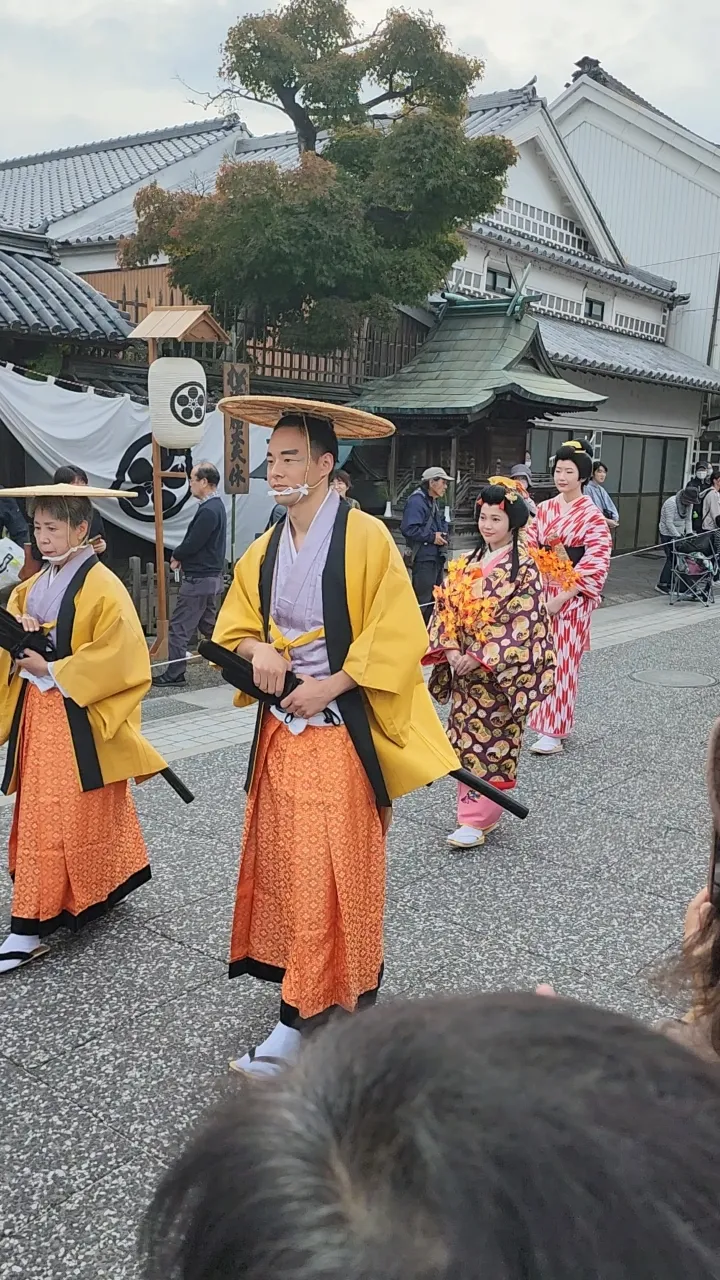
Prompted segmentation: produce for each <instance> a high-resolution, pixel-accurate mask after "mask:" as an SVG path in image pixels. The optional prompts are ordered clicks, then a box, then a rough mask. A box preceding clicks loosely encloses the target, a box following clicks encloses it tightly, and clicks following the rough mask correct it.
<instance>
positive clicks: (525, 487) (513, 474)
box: [510, 462, 537, 516]
mask: <svg viewBox="0 0 720 1280" xmlns="http://www.w3.org/2000/svg"><path fill="white" fill-rule="evenodd" d="M510 479H511V480H516V481H517V483H518V484H519V485H521V486H522V499H523V502H524V503H525V506H526V507H527V509H528V511H529V512H530V515H531V516H536V515H537V506H536V504H535V503H534V502H533V500H532V498H531V497H530V489H531V486H532V471H531V470H530V467H529V465H528V463H527V462H518V463H516V465H515V466H514V467H513V468H512V470H511V471H510Z"/></svg>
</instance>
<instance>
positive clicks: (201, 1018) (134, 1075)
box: [36, 943, 280, 1159]
mask: <svg viewBox="0 0 720 1280" xmlns="http://www.w3.org/2000/svg"><path fill="white" fill-rule="evenodd" d="M166 945H168V946H169V945H171V944H169V943H167V944H166ZM216 971H217V973H218V977H217V979H216V980H214V981H212V982H207V983H205V985H204V986H203V987H202V988H199V989H198V988H196V989H195V990H193V991H187V992H185V993H184V994H183V995H181V996H179V997H178V998H177V999H174V1000H172V1001H170V1002H168V1003H166V1004H164V1005H161V1006H156V1007H155V1008H152V1009H150V1010H148V1011H146V1012H145V1013H142V1014H141V1015H139V1016H138V1017H136V1018H134V1019H132V1020H131V1021H127V1022H125V1023H124V1024H123V1025H122V1026H118V1027H114V1028H111V1029H108V1030H107V1031H106V1032H105V1034H103V1035H102V1036H101V1037H99V1038H97V1039H95V1040H92V1041H90V1042H89V1043H87V1044H85V1045H82V1046H81V1047H80V1048H78V1049H77V1050H75V1052H74V1053H73V1054H72V1055H71V1056H70V1057H67V1058H64V1059H62V1060H55V1061H50V1062H46V1063H45V1064H44V1065H43V1066H41V1067H39V1068H37V1069H36V1071H37V1074H38V1075H40V1076H41V1077H42V1079H43V1080H45V1081H46V1082H47V1083H48V1084H49V1085H50V1086H51V1087H54V1088H59V1089H60V1088H61V1089H62V1092H63V1096H64V1097H65V1098H66V1099H68V1101H70V1102H77V1103H82V1105H83V1106H84V1107H87V1108H88V1109H89V1110H91V1111H92V1112H93V1113H94V1114H95V1115H96V1116H99V1117H101V1118H102V1120H103V1121H104V1122H105V1123H106V1124H109V1125H112V1127H113V1128H114V1129H116V1130H118V1131H119V1132H120V1133H122V1134H123V1135H124V1136H125V1137H126V1138H127V1139H128V1140H130V1141H132V1142H133V1143H134V1144H135V1145H136V1146H137V1147H139V1148H143V1149H145V1150H146V1151H149V1152H150V1153H151V1154H152V1155H154V1156H155V1157H157V1158H159V1159H167V1158H169V1157H170V1156H172V1154H174V1152H175V1151H177V1150H178V1148H179V1147H180V1146H181V1145H182V1143H184V1142H185V1141H186V1140H187V1137H188V1135H189V1134H190V1132H191V1130H192V1129H193V1128H194V1126H195V1125H196V1123H197V1121H198V1120H199V1118H200V1117H201V1115H202V1114H203V1112H204V1111H205V1110H206V1109H207V1108H208V1107H209V1106H211V1105H212V1104H213V1103H214V1102H216V1101H218V1100H220V1099H221V1098H223V1097H226V1096H227V1095H228V1093H229V1092H230V1091H232V1090H233V1089H235V1088H238V1087H242V1077H240V1076H236V1075H234V1074H233V1073H232V1072H231V1071H229V1069H228V1062H229V1061H230V1059H231V1058H235V1057H238V1055H239V1054H241V1053H243V1052H244V1051H245V1050H246V1049H247V1048H249V1047H250V1046H252V1045H256V1044H259V1043H260V1042H261V1041H262V1040H263V1039H264V1038H265V1037H266V1036H267V1035H268V1034H269V1032H270V1030H271V1029H272V1027H273V1026H274V1024H275V1023H276V1022H277V1018H278V1007H279V1000H280V994H279V990H278V988H277V987H275V986H274V985H273V984H269V983H260V982H257V981H253V980H252V979H250V978H235V979H233V981H232V982H230V981H229V980H228V979H227V978H226V977H225V975H224V973H223V970H222V968H221V967H220V966H219V965H217V966H216Z"/></svg>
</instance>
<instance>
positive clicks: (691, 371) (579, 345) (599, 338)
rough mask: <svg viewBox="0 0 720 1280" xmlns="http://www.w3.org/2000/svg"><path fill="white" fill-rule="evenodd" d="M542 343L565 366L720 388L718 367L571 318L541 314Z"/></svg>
mask: <svg viewBox="0 0 720 1280" xmlns="http://www.w3.org/2000/svg"><path fill="white" fill-rule="evenodd" d="M540 331H541V333H542V336H543V341H544V343H545V346H546V348H547V350H548V352H549V353H550V355H551V356H552V357H553V359H554V360H555V361H556V363H557V364H559V365H561V366H562V367H563V368H564V369H585V370H588V371H591V372H593V373H609V374H614V375H615V376H616V377H626V378H633V379H636V380H638V381H640V382H662V383H665V384H668V385H671V386H676V387H684V388H686V389H690V390H694V391H716V392H720V370H718V369H711V368H710V366H709V365H706V364H701V363H700V361H699V360H693V359H691V357H690V356H686V355H683V353H682V352H681V351H675V350H673V348H672V347H666V346H663V344H662V343H659V342H647V341H645V339H644V338H631V337H628V336H626V335H625V334H621V333H610V332H608V330H606V329H600V328H596V327H595V326H593V325H583V324H577V323H573V321H572V320H555V319H551V318H550V317H548V316H542V317H541V318H540Z"/></svg>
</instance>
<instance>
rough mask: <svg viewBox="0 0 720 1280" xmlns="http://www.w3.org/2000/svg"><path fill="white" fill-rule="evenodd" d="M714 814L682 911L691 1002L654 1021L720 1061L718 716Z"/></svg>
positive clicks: (711, 749) (712, 751)
mask: <svg viewBox="0 0 720 1280" xmlns="http://www.w3.org/2000/svg"><path fill="white" fill-rule="evenodd" d="M705 779H706V782H707V789H708V798H709V800H710V808H711V811H712V816H713V836H712V839H713V846H712V856H711V872H710V876H709V877H708V879H709V881H710V883H709V884H708V885H706V886H705V888H703V889H701V890H700V893H698V894H697V896H696V897H694V898H693V900H692V902H691V903H690V905H689V906H688V909H687V911H686V913H685V936H684V941H683V954H682V962H681V966H680V967H681V972H683V973H684V975H685V976H687V977H688V978H689V979H690V983H691V992H692V994H691V1007H690V1010H689V1012H688V1013H686V1015H685V1017H684V1018H677V1019H674V1018H672V1019H671V1018H668V1019H666V1020H665V1021H663V1022H660V1023H657V1024H656V1025H657V1029H658V1030H659V1031H664V1032H665V1033H666V1035H669V1036H671V1037H672V1038H673V1039H674V1040H679V1041H680V1042H681V1043H682V1044H684V1045H686V1046H687V1048H689V1049H694V1050H695V1052H696V1053H699V1054H700V1056H701V1057H703V1058H706V1059H707V1060H708V1061H710V1062H714V1063H715V1064H716V1065H720V911H719V910H718V908H720V720H716V721H715V724H714V725H713V728H712V732H711V734H710V741H709V744H708V755H707V765H706V769H705Z"/></svg>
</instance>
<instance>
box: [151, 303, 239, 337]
mask: <svg viewBox="0 0 720 1280" xmlns="http://www.w3.org/2000/svg"><path fill="white" fill-rule="evenodd" d="M130 337H131V338H141V339H142V340H143V341H144V342H163V341H164V340H165V339H168V338H173V339H174V340H175V341H176V342H219V343H222V344H223V346H227V344H228V343H229V342H230V338H229V336H228V334H227V333H226V332H225V330H224V329H223V328H222V327H221V326H220V325H219V324H218V322H217V320H216V319H215V317H214V316H213V314H212V312H211V311H210V308H209V306H207V305H206V304H202V305H198V306H187V307H155V309H154V310H153V311H150V312H149V313H148V314H147V315H146V316H145V319H144V320H141V321H140V324H139V325H137V327H136V328H135V329H133V331H132V333H131V334H130Z"/></svg>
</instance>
